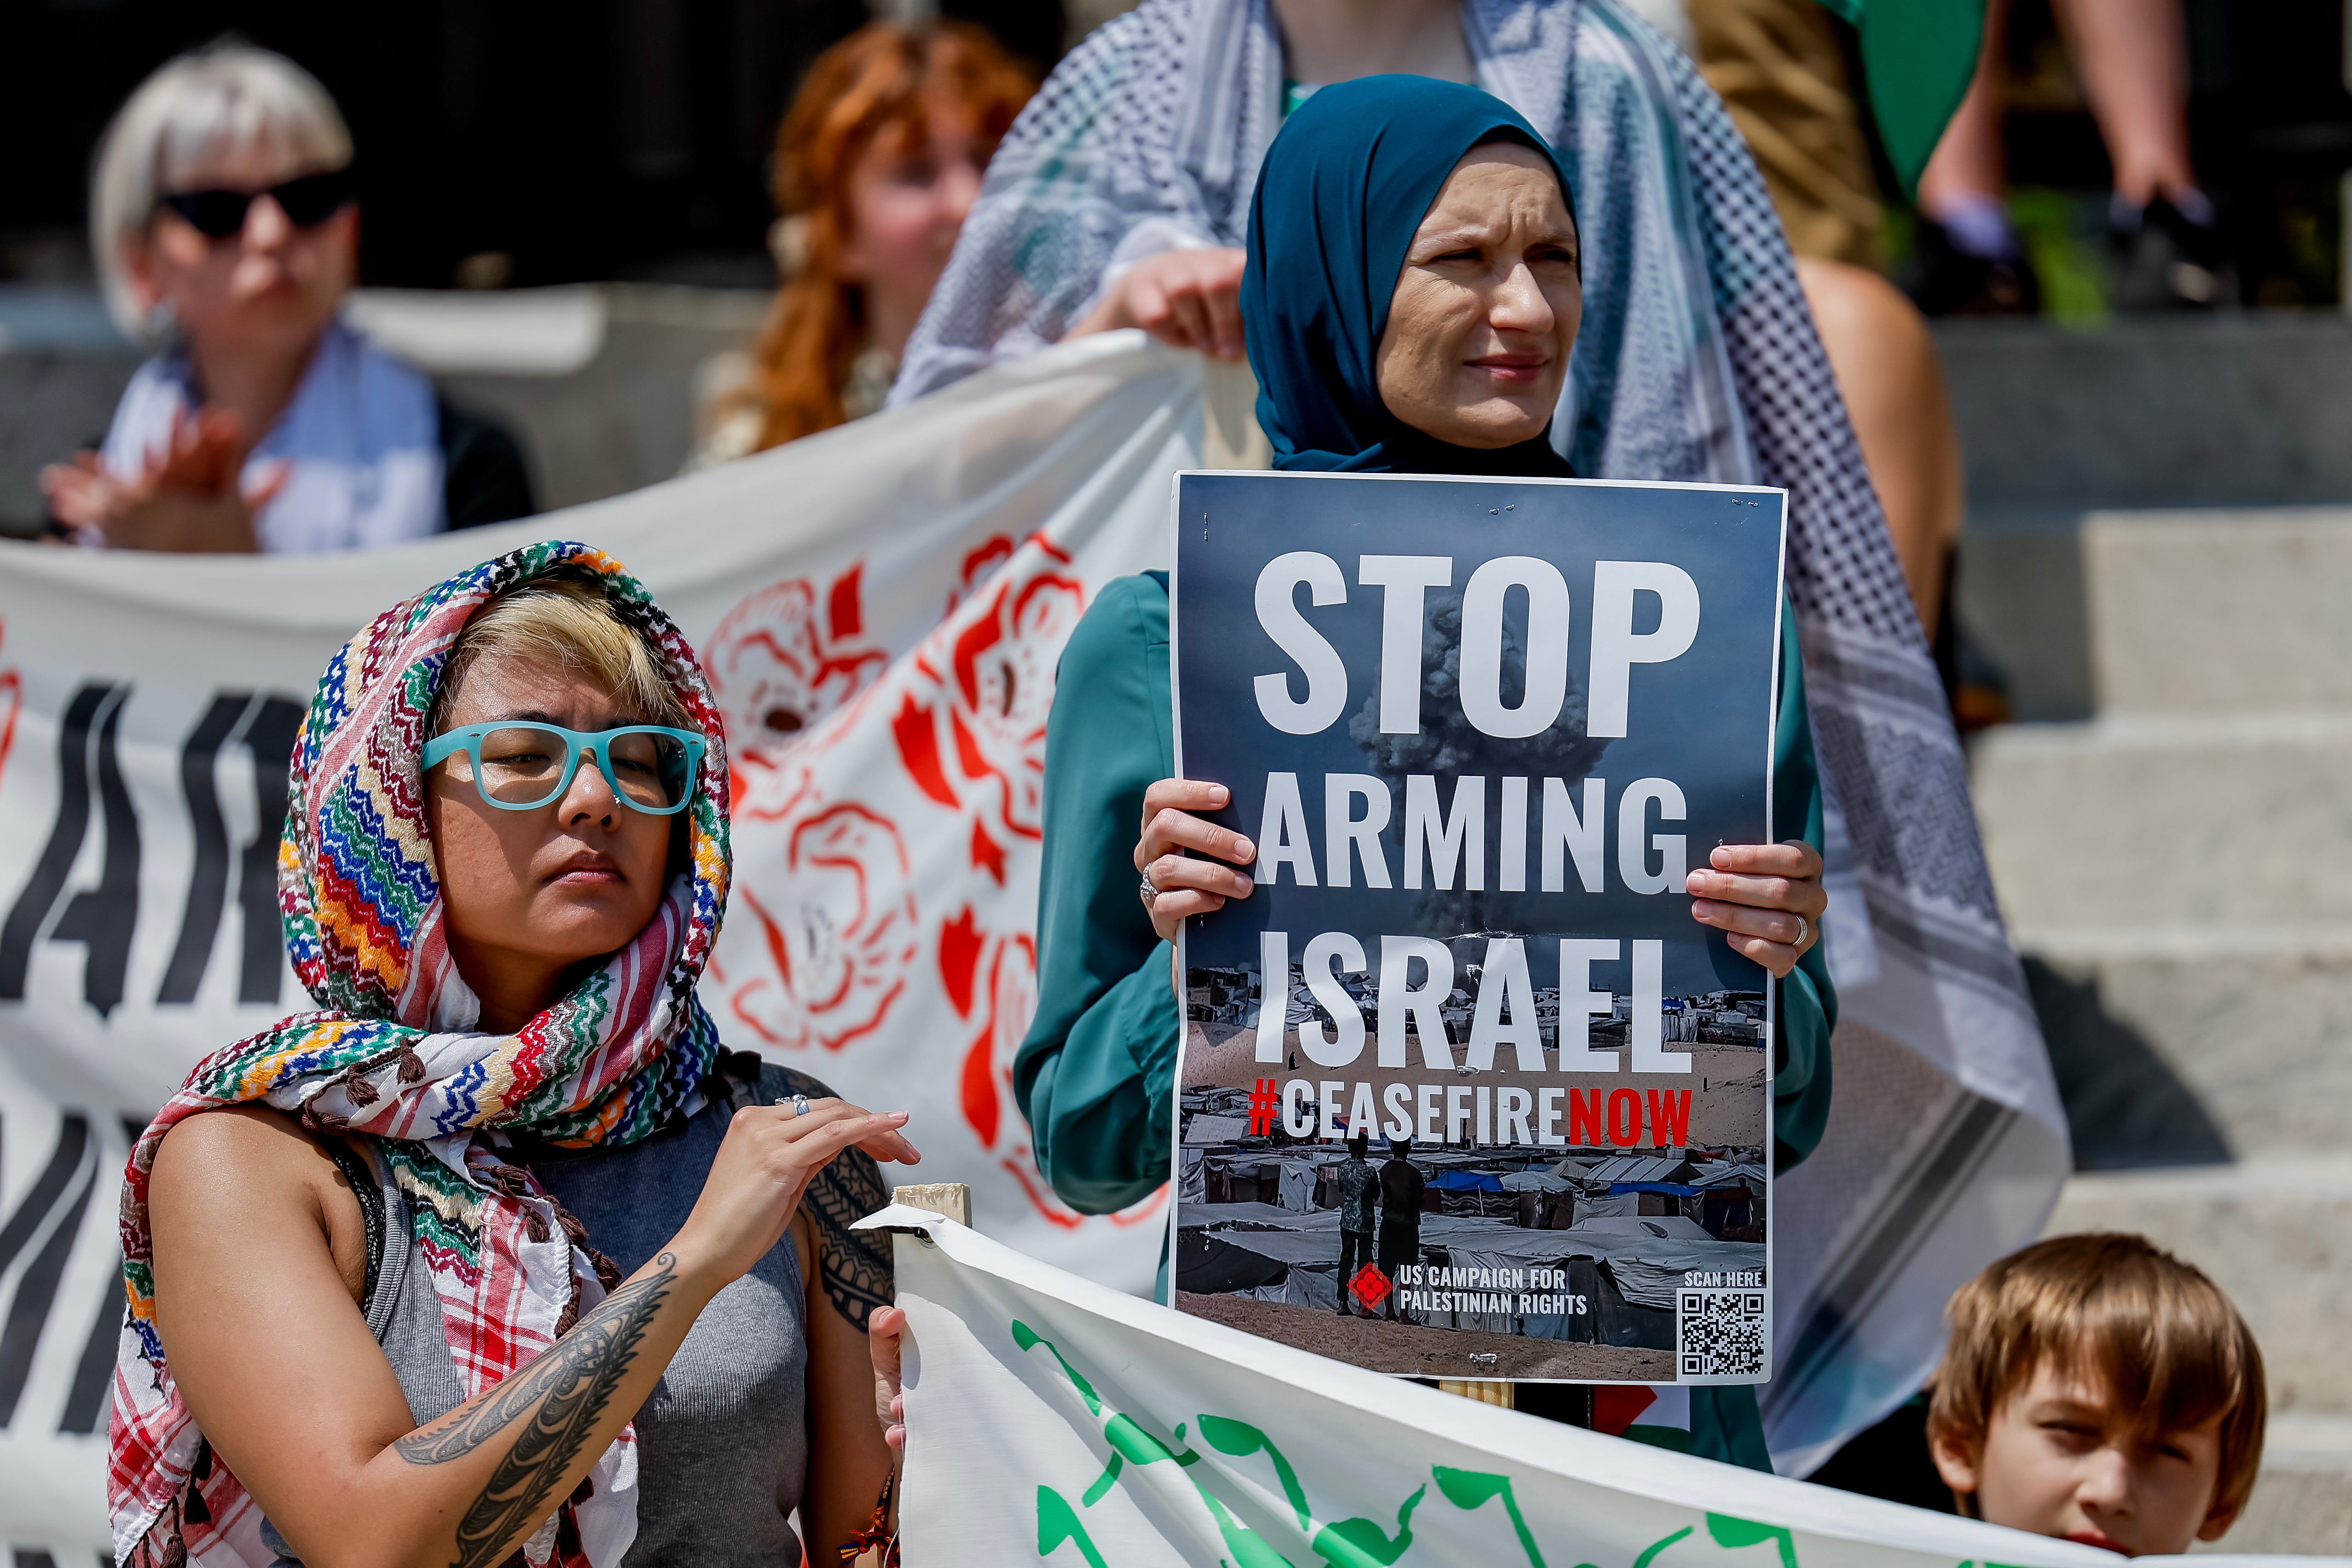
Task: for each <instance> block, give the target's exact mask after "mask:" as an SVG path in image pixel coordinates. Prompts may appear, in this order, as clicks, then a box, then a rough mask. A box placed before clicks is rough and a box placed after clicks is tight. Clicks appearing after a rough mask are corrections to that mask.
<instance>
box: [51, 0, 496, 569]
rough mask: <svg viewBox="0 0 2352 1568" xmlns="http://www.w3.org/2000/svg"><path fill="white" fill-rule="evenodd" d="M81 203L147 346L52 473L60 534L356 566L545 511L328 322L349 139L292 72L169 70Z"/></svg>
mask: <svg viewBox="0 0 2352 1568" xmlns="http://www.w3.org/2000/svg"><path fill="white" fill-rule="evenodd" d="M91 187H92V188H91V193H90V248H91V253H92V255H93V256H94V257H95V259H96V260H97V263H98V266H99V270H100V277H101V278H102V280H103V282H104V285H105V291H106V300H107V306H108V308H109V309H110V311H111V312H112V314H113V316H114V319H115V321H116V322H117V324H118V325H120V326H121V328H122V329H123V330H124V331H125V332H126V333H129V334H130V335H131V336H132V337H133V338H134V339H138V340H143V341H145V342H148V343H150V344H151V345H153V346H154V347H156V348H157V350H159V351H158V353H157V354H156V357H155V358H153V359H152V360H150V361H147V362H146V363H145V364H143V365H142V366H141V367H140V368H139V370H138V371H137V373H136V374H134V375H133V376H132V377H131V385H130V387H129V388H128V390H126V391H125V392H123V394H122V400H121V402H120V403H119V404H118V405H117V407H116V409H115V413H114V422H113V424H112V427H111V428H110V430H109V431H108V432H107V434H106V439H105V441H104V443H103V444H102V446H101V447H100V450H98V451H95V452H84V453H81V454H79V455H77V456H76V457H75V458H74V460H73V461H72V462H71V463H68V464H59V465H54V466H52V467H49V468H47V469H46V470H44V471H43V473H42V476H41V486H42V489H43V490H44V491H45V492H46V493H47V496H48V499H49V510H50V522H51V533H52V534H53V535H54V536H56V537H60V538H66V539H69V540H71V541H72V542H75V543H79V544H82V545H85V546H89V547H91V548H100V549H159V550H209V551H254V550H268V551H313V550H336V549H362V548H367V547H371V546H378V545H388V544H394V543H397V542H399V541H400V540H403V539H408V538H420V537H422V536H425V535H427V534H436V533H439V532H441V531H442V530H444V529H446V528H470V527H474V526H477V525H479V524H483V523H494V522H503V521H506V520H507V519H509V518H511V517H528V516H529V515H530V513H531V512H532V511H533V510H535V509H536V508H535V507H533V505H532V500H531V492H530V479H529V476H527V475H526V473H525V472H524V468H523V464H522V456H521V454H520V451H519V450H518V448H517V447H516V445H515V444H514V441H513V439H512V438H511V437H509V435H508V434H506V433H505V432H504V431H501V430H499V428H498V427H496V426H495V425H492V424H490V423H488V422H486V421H484V420H481V419H479V418H478V417H475V416H473V415H470V414H467V413H462V412H460V411H458V410H457V409H454V408H452V407H451V406H449V405H448V404H447V403H446V402H443V401H442V399H441V398H440V396H439V395H438V393H436V392H435V390H434V387H433V383H432V382H429V381H427V380H426V379H425V377H424V376H423V375H422V374H420V373H419V372H418V371H415V370H414V369H412V368H410V367H409V366H406V365H404V364H402V363H400V362H399V361H396V360H394V359H392V358H391V357H390V356H388V355H386V354H385V353H383V351H382V350H379V349H377V348H375V347H374V346H373V344H370V343H369V342H367V341H366V340H364V339H362V337H360V336H359V335H358V334H357V333H356V332H354V331H352V329H350V328H349V327H347V326H345V325H344V324H343V323H342V322H341V319H339V313H340V311H341V308H342V303H343V297H344V295H345V294H346V293H348V292H349V291H350V289H351V287H352V279H353V277H355V276H356V272H357V267H358V256H359V207H358V202H357V194H356V193H357V186H356V184H355V183H354V171H353V164H352V136H351V131H349V130H348V129H347V128H346V127H345V126H344V124H343V118H342V116H341V114H340V113H338V112H337V111H336V109H335V105H334V100H333V99H331V98H329V97H328V96H327V91H326V89H324V88H322V87H320V85H319V83H318V82H317V81H316V80H315V79H314V78H311V76H310V74H309V73H308V72H306V71H304V70H303V69H302V68H300V67H299V66H297V65H295V64H294V63H293V62H292V61H291V60H289V59H286V58H285V57H282V56H278V55H274V54H271V53H269V52H268V51H267V50H264V49H256V48H252V47H247V46H243V45H217V46H215V47H210V48H205V49H200V50H197V51H196V52H194V53H193V54H188V55H183V56H182V57H179V58H178V59H175V60H173V61H172V62H171V63H169V64H168V65H165V66H164V67H163V68H162V69H160V70H158V71H157V72H156V73H155V74H154V75H153V76H152V77H150V78H147V80H146V81H145V82H144V83H143V84H142V86H141V87H140V88H139V90H138V91H136V92H134V93H132V94H131V98H130V99H129V101H128V102H126V103H125V104H124V105H123V107H122V109H121V112H120V113H118V114H117V115H116V116H115V118H114V123H113V124H112V125H111V126H110V128H109V129H108V131H107V133H106V140H105V141H104V143H103V144H102V146H101V148H100V153H99V159H98V165H97V172H96V174H95V176H94V178H93V180H92V182H91Z"/></svg>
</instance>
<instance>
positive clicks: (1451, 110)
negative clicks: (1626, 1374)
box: [1241, 76, 1573, 476]
mask: <svg viewBox="0 0 2352 1568" xmlns="http://www.w3.org/2000/svg"><path fill="white" fill-rule="evenodd" d="M1482 141H1519V142H1523V143H1525V144H1526V145H1527V146H1528V147H1530V148H1533V149H1534V150H1536V151H1537V152H1540V153H1542V154H1543V156H1544V158H1545V159H1546V160H1547V161H1549V162H1550V164H1551V168H1552V172H1553V173H1554V174H1556V175H1558V176H1559V188H1560V194H1561V198H1562V200H1563V201H1568V202H1570V206H1571V210H1573V198H1572V197H1571V196H1570V193H1569V183H1568V176H1567V174H1566V173H1565V172H1562V171H1561V169H1560V166H1559V159H1558V158H1557V157H1556V156H1555V155H1554V154H1553V152H1552V151H1551V149H1550V148H1549V147H1548V146H1546V145H1545V143H1544V140H1543V138H1542V137H1541V136H1538V134H1537V133H1536V130H1535V128H1534V127H1533V126H1531V125H1529V124H1528V122H1527V120H1524V119H1522V118H1521V117H1520V115H1519V113H1518V111H1517V110H1514V109H1512V108H1511V107H1510V106H1509V105H1508V104H1507V103H1505V102H1503V100H1502V99H1498V98H1494V97H1492V96H1490V95H1488V94H1486V93H1484V92H1481V91H1479V90H1478V89H1476V88H1475V87H1464V86H1462V85H1460V84H1458V83H1455V82H1444V81H1438V80H1435V79H1434V78H1430V77H1417V76H1377V77H1363V78H1358V79H1357V80H1355V81H1348V82H1339V83H1337V84H1335V85H1333V86H1331V87H1327V88H1323V89H1320V90H1318V92H1317V93H1316V94H1315V96H1314V97H1312V98H1310V99H1307V102H1306V103H1305V104H1303V105H1301V106H1300V107H1299V109H1298V110H1297V112H1295V113H1293V114H1292V115H1290V117H1289V118H1288V119H1287V120H1286V121H1285V122H1284V124H1283V128H1282V131H1281V132H1280V133H1279V134H1278V135H1276V137H1275V139H1274V145H1273V146H1272V147H1271V148H1270V149H1268V150H1267V152H1266V155H1265V165H1264V167H1263V168H1262V169H1260V171H1259V172H1258V180H1257V192H1256V194H1255V195H1254V196H1253V197H1252V198H1251V199H1250V223H1249V239H1248V244H1247V247H1246V252H1245V254H1246V257H1247V259H1246V261H1245V263H1244V269H1243V272H1242V295H1241V306H1242V322H1243V328H1244V331H1243V340H1244V342H1245V343H1246V344H1247V345H1248V350H1249V361H1250V368H1251V369H1252V370H1254V371H1256V372H1257V382H1258V386H1259V388H1260V389H1261V390H1260V391H1259V392H1258V400H1257V422H1258V423H1259V424H1260V425H1262V426H1263V427H1265V434H1266V437H1267V439H1268V440H1269V441H1271V442H1272V443H1273V444H1274V465H1275V466H1276V467H1277V468H1304V469H1320V470H1327V471H1344V472H1348V473H1356V474H1386V473H1400V474H1478V475H1505V474H1513V475H1521V476H1528V475H1555V476H1565V475H1566V474H1567V473H1568V472H1569V468H1568V464H1567V462H1566V461H1565V460H1564V459H1562V458H1561V457H1560V455H1559V454H1558V453H1556V452H1554V451H1553V450H1552V448H1551V444H1550V441H1549V434H1550V432H1549V427H1547V429H1546V430H1545V432H1544V434H1543V435H1540V436H1538V438H1537V439H1535V440H1533V441H1529V442H1525V443H1522V444H1519V445H1517V446H1508V447H1503V448H1500V449H1498V450H1493V451H1485V450H1478V449H1475V448H1471V447H1465V446H1454V445H1450V444H1446V443H1444V442H1441V441H1438V440H1435V439H1434V438H1433V437H1431V436H1428V435H1424V434H1422V433H1421V432H1419V431H1417V430H1414V429H1412V427H1411V426H1409V425H1407V424H1405V423H1402V421H1400V420H1399V419H1398V418H1397V417H1396V416H1395V415H1394V414H1392V413H1390V412H1389V411H1388V406H1387V404H1386V403H1385V402H1382V401H1381V394H1380V388H1379V385H1378V376H1377V374H1376V371H1375V362H1376V360H1377V358H1378V355H1379V352H1380V345H1381V334H1382V333H1383V332H1384V331H1386V330H1387V328H1388V319H1389V300H1390V298H1391V296H1392V295H1394V294H1395V292H1396V280H1397V273H1398V271H1399V270H1400V269H1401V268H1402V267H1403V266H1404V257H1405V252H1406V250H1407V249H1408V248H1409V247H1410V246H1411V245H1412V236H1413V231H1414V230H1416V229H1418V228H1419V227H1420V226H1421V220H1422V219H1423V216H1425V215H1426V214H1428V212H1429V206H1430V204H1431V203H1432V202H1433V201H1434V200H1436V197H1437V193H1438V192H1439V190H1440V189H1442V188H1443V187H1444V183H1445V177H1446V175H1448V174H1449V173H1451V172H1453V170H1454V164H1455V163H1456V162H1460V161H1461V158H1462V155H1463V154H1464V153H1465V152H1469V151H1470V150H1471V149H1472V148H1473V147H1475V146H1477V145H1478V144H1479V143H1480V142H1482Z"/></svg>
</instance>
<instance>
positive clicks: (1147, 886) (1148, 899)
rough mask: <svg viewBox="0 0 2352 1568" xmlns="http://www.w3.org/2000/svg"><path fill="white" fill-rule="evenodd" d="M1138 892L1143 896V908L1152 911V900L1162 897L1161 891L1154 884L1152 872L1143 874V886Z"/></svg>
mask: <svg viewBox="0 0 2352 1568" xmlns="http://www.w3.org/2000/svg"><path fill="white" fill-rule="evenodd" d="M1138 891H1139V894H1141V896H1142V899H1143V907H1144V908H1146V909H1150V907H1151V905H1152V900H1154V899H1156V898H1158V897H1159V896H1160V889H1159V887H1158V886H1157V885H1155V884H1154V883H1153V882H1152V880H1151V873H1150V872H1145V873H1143V886H1142V887H1141V888H1140V889H1139V890H1138Z"/></svg>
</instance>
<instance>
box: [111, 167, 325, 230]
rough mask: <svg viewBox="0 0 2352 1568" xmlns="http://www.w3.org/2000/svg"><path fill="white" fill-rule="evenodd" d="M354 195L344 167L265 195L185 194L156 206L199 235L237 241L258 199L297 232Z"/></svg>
mask: <svg viewBox="0 0 2352 1568" xmlns="http://www.w3.org/2000/svg"><path fill="white" fill-rule="evenodd" d="M353 194H354V192H353V191H352V172H351V170H350V168H349V167H344V168H341V169H330V170H328V171H327V172H325V173H323V174H304V175H302V176H300V177H299V179H293V180H289V181H287V182H286V183H284V184H282V185H272V186H270V187H269V189H268V190H266V191H183V192H180V193H177V194H175V195H169V196H159V197H157V198H156V204H157V205H158V206H164V207H169V208H171V209H172V210H173V212H175V213H177V214H180V216H181V217H183V218H184V219H186V220H187V222H188V225H189V226H190V227H191V228H194V230H195V231H196V232H197V233H199V234H202V235H209V236H210V237H212V238H214V239H235V238H236V236H237V235H241V234H243V233H244V232H245V214H246V211H247V208H249V207H251V206H252V205H253V202H254V198H255V197H257V196H268V197H269V198H270V199H271V200H273V201H275V202H276V203H277V204H278V206H279V208H280V209H282V210H283V211H284V212H285V214H286V221H287V222H289V223H290V224H292V225H294V226H295V227H296V228H298V229H307V228H315V227H317V226H318V225H320V224H323V223H325V222H326V221H327V220H328V219H329V218H331V217H333V216H334V215H335V214H337V213H339V212H341V211H342V210H343V208H344V207H345V206H347V205H349V204H350V203H351V201H352V196H353Z"/></svg>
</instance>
